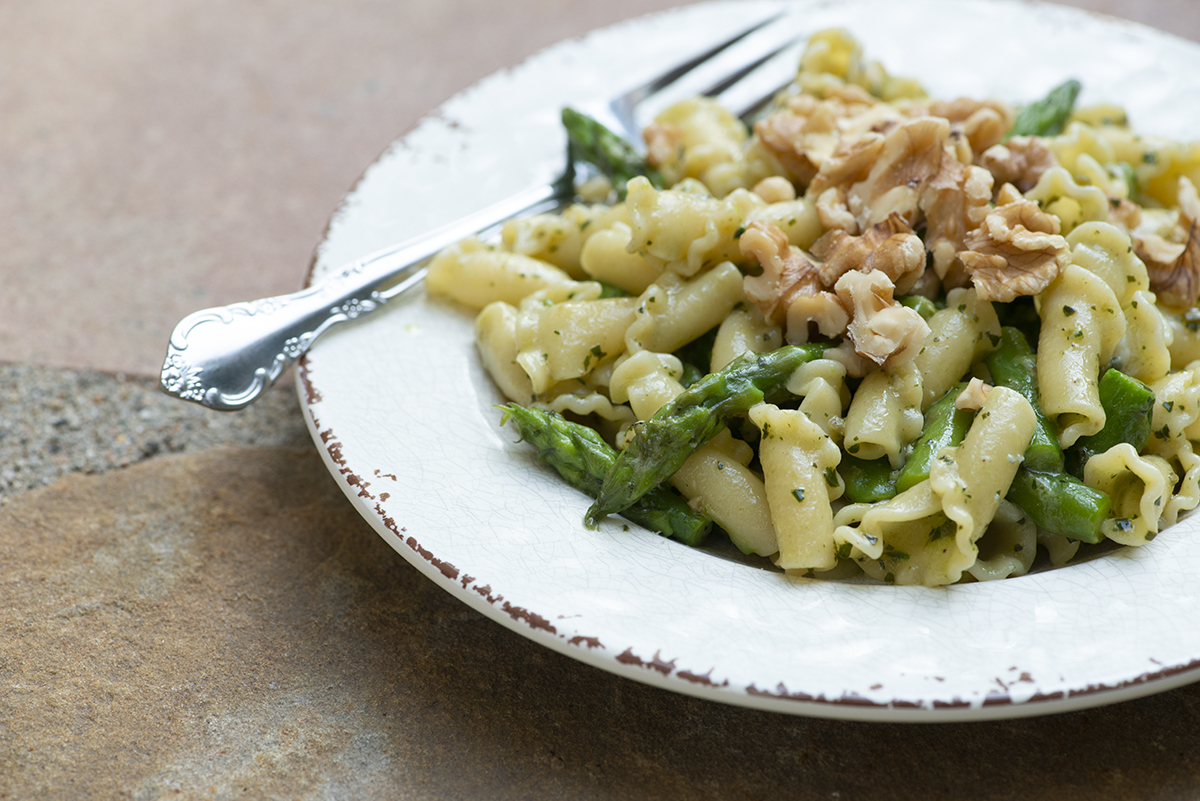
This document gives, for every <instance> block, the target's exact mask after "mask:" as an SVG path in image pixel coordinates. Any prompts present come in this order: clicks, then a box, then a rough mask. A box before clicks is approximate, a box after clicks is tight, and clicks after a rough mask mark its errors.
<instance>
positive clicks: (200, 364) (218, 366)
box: [160, 184, 562, 411]
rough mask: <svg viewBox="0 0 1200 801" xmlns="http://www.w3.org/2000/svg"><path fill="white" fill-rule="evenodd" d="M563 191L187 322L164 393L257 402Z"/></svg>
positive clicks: (165, 374)
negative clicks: (472, 243) (333, 339)
mask: <svg viewBox="0 0 1200 801" xmlns="http://www.w3.org/2000/svg"><path fill="white" fill-rule="evenodd" d="M561 194H562V187H561V185H560V184H546V185H544V186H539V187H535V188H533V189H529V190H527V191H525V192H522V193H520V194H518V195H514V196H513V197H510V198H507V199H506V200H503V201H501V202H500V203H497V204H495V205H492V206H489V207H487V208H485V209H483V210H481V211H479V212H476V213H474V214H472V215H470V216H468V217H464V218H463V219H461V220H458V221H456V222H454V223H452V224H450V225H448V226H445V227H443V228H439V229H437V230H436V231H433V232H431V233H429V234H426V235H424V236H420V237H417V238H415V239H410V240H408V241H406V242H403V243H400V244H398V245H394V246H392V247H389V248H385V249H384V250H381V251H378V252H376V253H373V254H371V255H369V256H366V257H364V258H362V259H359V260H357V261H354V262H351V263H350V264H348V265H346V266H344V267H342V268H341V269H340V270H338V271H337V272H336V273H335V274H333V275H330V276H329V277H328V278H325V279H323V280H321V281H318V282H317V283H316V284H314V285H313V286H311V287H309V288H307V289H302V290H300V291H299V292H293V293H291V294H289V295H279V296H276V297H272V298H263V299H262V300H255V301H250V302H247V303H234V304H232V305H229V306H220V307H217V308H213V309H204V310H203V311H198V312H195V313H193V314H189V315H188V316H187V317H185V318H184V319H183V320H182V321H180V323H179V325H177V326H176V327H175V331H174V332H173V333H172V334H171V341H170V344H169V345H168V346H167V357H166V360H165V361H164V363H163V369H162V375H161V379H160V385H161V388H162V390H163V391H164V392H166V393H167V394H169V395H174V396H176V397H179V398H183V399H184V400H190V401H195V402H196V403H200V404H203V405H204V406H208V407H209V408H212V409H218V410H221V411H233V410H236V409H241V408H243V407H244V406H246V405H247V404H249V403H251V402H253V401H254V399H255V398H257V397H258V396H259V395H260V394H261V393H262V392H263V390H265V389H266V388H267V387H269V386H270V385H271V384H272V383H273V382H274V381H275V379H277V378H278V377H279V376H280V375H281V374H282V373H283V372H284V371H285V370H286V369H287V368H288V367H290V366H291V365H292V364H293V363H294V362H295V361H296V360H297V359H299V358H300V357H301V356H303V355H304V353H305V352H306V351H307V350H308V349H309V348H310V347H311V346H312V343H313V342H314V341H315V340H316V339H317V338H318V337H319V336H321V335H322V334H323V333H325V332H326V331H328V330H329V329H330V328H331V327H332V326H334V325H337V324H338V323H343V322H347V321H350V320H356V319H358V318H360V317H362V316H364V315H367V314H370V313H372V312H375V311H377V310H379V309H380V308H382V307H383V306H384V305H386V304H387V302H388V301H390V300H392V299H393V298H395V297H397V296H398V295H400V294H402V293H404V292H405V291H406V290H408V289H410V288H411V287H413V286H415V285H417V284H419V283H420V282H421V281H422V280H423V279H424V277H425V266H424V263H425V262H426V261H427V260H428V259H429V258H430V257H431V256H433V255H434V254H436V253H437V252H438V251H440V250H442V249H443V248H445V247H448V246H449V245H452V244H454V243H455V242H457V241H458V240H460V239H462V238H463V237H465V236H469V235H471V234H474V233H486V232H487V231H488V229H491V228H494V227H495V226H496V225H498V224H500V223H502V222H504V221H505V220H507V219H509V218H511V217H514V216H516V215H518V214H523V213H535V212H537V211H542V210H547V209H550V208H553V207H555V206H557V205H559V201H560V197H561Z"/></svg>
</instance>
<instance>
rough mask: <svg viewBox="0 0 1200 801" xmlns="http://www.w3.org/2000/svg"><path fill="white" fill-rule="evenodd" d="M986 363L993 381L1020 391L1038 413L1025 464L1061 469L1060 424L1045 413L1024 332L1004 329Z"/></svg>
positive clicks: (1041, 467) (1027, 465)
mask: <svg viewBox="0 0 1200 801" xmlns="http://www.w3.org/2000/svg"><path fill="white" fill-rule="evenodd" d="M984 362H985V363H986V364H987V367H988V370H989V371H990V372H991V374H992V383H993V384H995V385H997V386H1001V387H1008V388H1009V389H1012V390H1016V391H1017V392H1019V393H1021V394H1022V395H1023V396H1024V397H1025V400H1027V401H1029V405H1030V406H1032V407H1033V413H1034V414H1035V415H1036V416H1037V427H1036V428H1035V429H1034V430H1033V439H1032V440H1030V442H1029V447H1028V448H1027V449H1026V451H1025V461H1024V462H1023V466H1024V467H1026V468H1027V469H1029V470H1047V471H1050V472H1058V471H1060V470H1062V466H1063V454H1062V448H1061V447H1060V446H1059V444H1058V432H1057V430H1056V428H1057V427H1056V426H1055V425H1054V423H1053V422H1051V420H1050V418H1048V417H1047V416H1046V415H1045V413H1043V412H1042V404H1041V395H1040V394H1039V392H1038V385H1037V356H1035V355H1034V353H1033V351H1032V350H1031V349H1030V347H1029V343H1028V342H1027V341H1026V340H1025V335H1024V334H1022V333H1021V332H1020V330H1018V329H1016V328H1012V327H1010V326H1005V327H1004V328H1001V329H1000V344H999V345H997V346H996V349H995V350H993V351H992V352H991V353H989V354H988V355H987V356H985V357H984Z"/></svg>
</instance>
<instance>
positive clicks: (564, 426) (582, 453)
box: [500, 403, 712, 545]
mask: <svg viewBox="0 0 1200 801" xmlns="http://www.w3.org/2000/svg"><path fill="white" fill-rule="evenodd" d="M500 408H502V409H504V418H503V419H502V420H501V421H500V425H504V424H505V423H507V422H508V421H509V420H512V421H513V423H515V424H516V426H517V429H518V430H519V431H520V432H521V438H522V439H523V440H525V441H526V442H528V443H530V444H531V445H533V446H534V447H536V448H537V449H538V457H539V458H540V459H541V460H542V461H543V462H545V463H546V464H548V465H550V466H551V467H553V468H554V469H555V470H557V471H558V474H559V475H560V476H562V477H563V478H564V479H566V480H567V482H568V483H569V484H570V485H571V486H573V487H575V488H576V489H579V490H582V491H583V492H586V493H587V494H588V495H591V496H593V497H595V495H596V493H597V492H598V491H599V490H600V485H601V484H602V483H603V481H604V476H605V475H606V474H607V473H608V471H609V470H610V469H611V468H612V465H613V462H615V461H616V459H617V452H616V450H615V449H614V448H613V447H612V446H611V445H609V444H608V443H607V442H605V441H604V440H603V439H602V438H601V437H600V435H599V434H598V433H596V432H595V431H594V430H592V429H590V428H588V427H587V426H583V425H579V424H578V423H572V422H571V421H569V420H567V419H565V418H564V417H563V416H562V415H560V414H558V413H556V412H548V411H543V410H542V409H534V408H527V407H524V406H521V405H519V404H516V403H510V404H508V405H507V406H502V407H500ZM623 514H624V515H625V517H627V518H628V519H629V520H631V521H633V522H634V523H637V524H638V525H640V526H645V527H646V528H648V529H651V530H653V531H657V532H658V533H660V534H662V535H663V536H666V537H674V538H675V539H677V540H679V541H680V542H682V543H684V544H686V545H699V544H700V543H701V542H702V541H703V540H704V537H705V535H706V534H708V531H709V529H710V528H712V521H711V520H709V519H708V518H707V517H705V516H704V515H702V514H700V513H699V512H696V511H694V510H693V509H692V508H691V507H690V506H688V505H687V502H686V501H685V500H684V499H683V498H682V497H681V496H679V495H678V494H676V493H675V492H673V491H672V490H671V489H670V488H669V487H656V488H654V489H653V490H652V491H650V492H648V493H646V494H645V495H644V496H643V497H642V498H641V499H640V500H638V502H637V503H635V504H634V505H633V506H630V507H629V508H628V509H626V510H625V511H624V512H623Z"/></svg>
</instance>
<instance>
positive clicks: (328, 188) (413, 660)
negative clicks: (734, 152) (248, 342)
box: [0, 0, 1200, 799]
mask: <svg viewBox="0 0 1200 801" xmlns="http://www.w3.org/2000/svg"><path fill="white" fill-rule="evenodd" d="M1076 4H1077V5H1082V6H1084V7H1088V8H1092V9H1094V10H1099V11H1104V12H1108V13H1113V14H1116V15H1118V16H1124V17H1128V18H1136V19H1139V20H1141V21H1144V22H1148V23H1150V24H1154V25H1157V26H1158V27H1161V28H1164V29H1167V30H1171V31H1173V32H1175V33H1177V34H1180V35H1183V36H1187V37H1190V38H1192V39H1197V40H1200V10H1198V9H1197V7H1196V6H1195V5H1194V4H1193V3H1192V0H1154V2H1139V3H1137V4H1136V5H1134V4H1131V3H1130V4H1124V3H1117V2H1103V1H1102V0H1095V2H1079V3H1076ZM668 5H673V3H667V2H644V1H643V2H635V1H634V0H612V2H609V3H605V4H590V3H582V2H578V3H576V2H572V3H557V2H549V0H515V1H514V2H513V3H511V4H495V3H491V2H489V0H438V2H434V1H433V0H411V2H406V3H401V4H396V3H383V2H373V1H372V0H352V2H348V3H344V4H338V5H337V6H336V11H334V6H328V5H322V4H317V3H312V2H309V1H308V0H300V2H290V3H284V2H282V1H281V0H278V1H276V2H272V1H271V0H263V2H259V3H255V4H244V3H233V2H229V1H228V0H212V1H210V2H208V3H204V4H201V3H199V2H197V1H196V0H178V2H174V3H171V4H153V3H149V2H145V0H110V1H109V2H106V3H103V4H92V3H84V2H81V0H63V2H57V3H39V4H32V3H24V4H7V5H6V6H4V7H0V65H2V66H3V67H4V69H0V119H3V120H4V121H5V124H4V125H3V126H0V233H3V234H4V236H3V237H0V240H2V241H3V242H4V243H5V245H4V246H3V248H0V275H3V277H4V279H5V282H6V290H7V291H6V292H5V293H3V294H2V295H0V361H2V362H4V364H0V598H2V599H3V603H2V604H0V798H20V799H26V798H47V799H52V798H139V799H141V798H158V797H176V796H179V797H197V798H204V797H212V798H227V797H233V796H235V795H237V796H242V797H255V798H342V797H352V798H373V797H405V798H409V797H411V798H431V799H434V798H436V799H441V798H497V799H508V798H570V799H593V798H595V799H600V798H615V797H621V798H624V797H635V798H651V799H653V798H689V799H691V798H701V799H702V798H714V799H716V798H722V799H724V798H767V797H786V798H813V799H818V798H820V799H834V798H841V799H851V798H880V799H893V798H894V799H906V798H919V799H930V798H972V799H976V798H977V799H1007V798H1029V799H1038V798H1046V799H1105V798H1112V799H1132V798H1151V797H1152V798H1156V799H1174V798H1179V799H1184V798H1194V797H1196V796H1197V795H1198V794H1200V747H1198V746H1200V734H1197V732H1198V731H1200V686H1191V687H1184V688H1182V689H1179V690H1175V691H1172V692H1167V693H1162V694H1159V695H1155V696H1152V697H1149V698H1146V699H1142V700H1138V701H1131V702H1127V703H1123V704H1119V705H1115V706H1110V707H1105V708H1100V709H1094V710H1087V711H1081V712H1075V713H1070V714H1063V715H1056V716H1052V717H1045V718H1036V719H1030V720H1017V721H1006V722H995V723H976V724H941V725H918V726H914V725H908V726H903V725H880V724H865V723H846V722H837V721H823V720H815V719H807V718H797V717H790V716H784V715H779V714H774V713H765V712H757V711H751V710H745V709H738V708H732V707H726V706H722V705H718V704H713V703H709V702H705V701H700V700H697V699H693V698H688V697H684V696H679V695H674V694H671V693H667V692H664V691H662V690H658V689H655V688H651V687H648V686H644V685H641V684H638V683H635V682H631V681H628V680H625V679H621V678H617V677H614V676H611V675H609V674H607V673H604V672H601V671H599V670H596V669H594V668H591V667H588V666H586V665H582V664H580V663H578V662H575V661H573V660H570V659H568V658H566V657H564V656H562V655H560V654H557V653H554V652H551V651H549V650H547V649H544V648H541V647H540V646H536V645H534V644H533V643H531V642H529V641H527V640H525V639H524V638H522V637H520V636H519V635H517V634H515V633H513V632H510V631H509V630H507V629H505V628H503V627H502V626H499V625H497V624H496V623H494V622H492V621H490V620H487V619H485V618H483V617H482V616H481V615H479V614H477V613H475V612H473V611H472V610H470V609H468V608H467V607H465V606H463V605H462V604H461V603H459V602H458V601H456V600H455V599H453V598H451V597H450V596H449V595H447V594H445V593H443V592H442V591H441V590H440V589H438V588H437V587H435V586H434V585H433V584H432V583H431V582H429V581H427V580H425V579H424V578H423V577H422V576H421V575H420V574H419V573H418V572H417V571H416V570H415V569H414V568H412V567H410V566H409V565H408V564H407V563H406V562H404V561H403V560H402V559H400V558H399V557H398V556H396V554H395V553H394V552H393V551H391V550H390V548H388V546H387V545H386V544H385V543H384V542H383V541H382V540H381V539H380V538H379V537H377V536H376V535H375V534H374V533H373V532H372V530H371V529H370V527H369V526H368V525H367V524H366V523H365V522H363V521H362V520H361V519H360V518H358V516H357V515H356V513H355V512H354V510H353V509H352V507H351V506H350V504H349V503H348V502H347V501H346V500H345V498H344V497H343V496H342V495H341V492H340V491H339V489H338V487H337V486H336V484H335V483H334V481H333V479H332V478H331V477H330V476H329V475H328V473H327V472H326V470H325V468H324V467H323V465H322V463H321V460H320V458H319V457H318V455H317V452H316V449H315V448H314V446H313V445H312V443H311V441H310V440H309V438H308V434H307V430H306V426H305V423H304V418H303V414H302V412H301V409H300V407H299V404H298V402H297V401H296V399H295V397H294V393H293V392H292V391H290V389H289V388H283V389H280V390H279V391H276V392H273V393H271V394H270V395H269V396H268V397H267V398H265V399H264V400H263V401H262V402H260V403H259V404H257V405H255V406H253V407H251V408H250V409H248V410H246V411H245V412H243V413H239V414H236V415H219V414H214V413H211V412H208V411H206V410H204V409H200V408H198V407H194V406H191V405H188V404H182V403H178V402H175V401H172V400H170V399H168V398H166V397H165V396H162V395H160V394H159V393H158V392H157V391H156V390H155V387H154V384H155V381H154V379H153V378H152V376H154V375H156V373H157V370H158V367H159V361H160V359H161V357H162V351H163V347H164V344H165V341H166V337H167V335H168V334H169V331H170V329H171V327H172V326H173V325H174V323H175V322H176V320H177V319H178V318H179V317H181V316H182V315H183V314H185V313H187V312H188V311H191V310H193V309H195V308H199V307H202V306H206V305H211V304H213V303H222V302H228V301H232V300H238V299H245V298H249V297H257V296H260V295H264V294H269V293H273V292H280V291H287V290H289V289H292V288H294V287H295V286H297V285H298V284H299V282H300V281H301V280H302V277H303V275H304V271H305V266H306V264H307V260H308V257H309V252H310V251H311V248H312V247H313V245H314V244H315V243H316V242H317V241H318V240H319V238H320V234H321V230H322V227H323V225H324V220H325V218H326V217H327V215H328V213H329V211H330V210H331V209H332V208H333V207H334V205H335V204H336V203H337V200H338V197H339V196H340V194H341V192H343V191H344V190H345V189H346V188H347V187H349V186H350V185H351V184H352V183H353V181H354V179H355V176H356V175H357V174H358V172H359V171H360V170H361V169H362V167H363V166H365V165H366V164H367V163H369V162H370V161H371V160H372V159H373V158H374V157H375V156H376V155H377V154H378V153H379V152H380V151H382V150H383V148H384V147H386V145H387V143H388V142H389V141H390V140H391V139H392V138H393V137H394V136H395V135H396V134H397V133H399V132H401V131H402V130H404V129H405V128H407V127H408V126H409V125H411V124H412V122H413V121H415V120H416V119H417V117H418V116H419V115H420V114H421V113H423V112H425V111H427V110H428V109H429V108H431V107H433V106H434V105H436V104H437V103H438V102H440V101H441V100H442V99H444V98H445V97H447V96H448V95H450V94H451V93H453V92H454V91H457V90H458V89H460V88H462V87H465V86H466V85H468V84H470V83H471V82H473V81H474V80H476V79H477V78H479V77H481V76H483V75H485V74H487V73H489V72H491V71H492V70H494V69H496V68H499V67H501V66H503V65H505V64H509V63H513V62H515V61H517V60H519V59H520V58H522V57H524V56H526V55H528V54H529V53H532V52H534V51H536V50H537V49H539V48H540V47H542V46H545V45H548V44H550V43H552V42H554V41H556V40H558V39H561V38H563V37H565V36H570V35H576V34H579V33H582V32H583V31H585V30H587V29H590V28H592V27H594V26H596V25H601V24H606V23H608V22H613V21H616V20H619V19H623V18H626V17H629V16H633V15H634V14H637V13H642V12H645V11H651V10H654V9H656V8H663V7H667V6H668ZM531 19H535V20H536V24H531V23H530V22H529V21H530V20H531ZM247 264H252V265H254V268H253V269H250V268H248V267H247Z"/></svg>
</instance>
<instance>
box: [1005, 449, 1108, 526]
mask: <svg viewBox="0 0 1200 801" xmlns="http://www.w3.org/2000/svg"><path fill="white" fill-rule="evenodd" d="M1008 500H1010V501H1012V502H1013V503H1015V504H1016V505H1017V506H1019V507H1021V509H1022V510H1023V511H1024V512H1025V514H1027V515H1029V516H1030V517H1031V518H1033V522H1035V523H1037V525H1038V527H1039V528H1042V529H1044V530H1046V531H1049V532H1050V533H1051V534H1061V535H1063V536H1064V537H1066V538H1067V539H1069V540H1079V541H1080V542H1089V543H1093V544H1094V543H1097V542H1100V541H1101V540H1103V539H1104V535H1103V534H1102V533H1101V532H1100V524H1101V523H1103V522H1104V521H1105V520H1106V519H1108V515H1109V513H1110V512H1111V511H1112V499H1110V498H1109V497H1108V495H1106V494H1105V493H1103V492H1100V491H1098V490H1094V489H1092V488H1091V487H1089V486H1088V485H1087V484H1084V483H1083V482H1082V481H1080V480H1079V479H1077V478H1075V477H1074V476H1071V475H1068V474H1066V473H1042V472H1037V471H1034V470H1026V469H1025V468H1024V467H1022V468H1020V469H1019V470H1017V475H1016V477H1015V478H1014V479H1013V483H1012V485H1011V486H1010V487H1009V488H1008Z"/></svg>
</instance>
